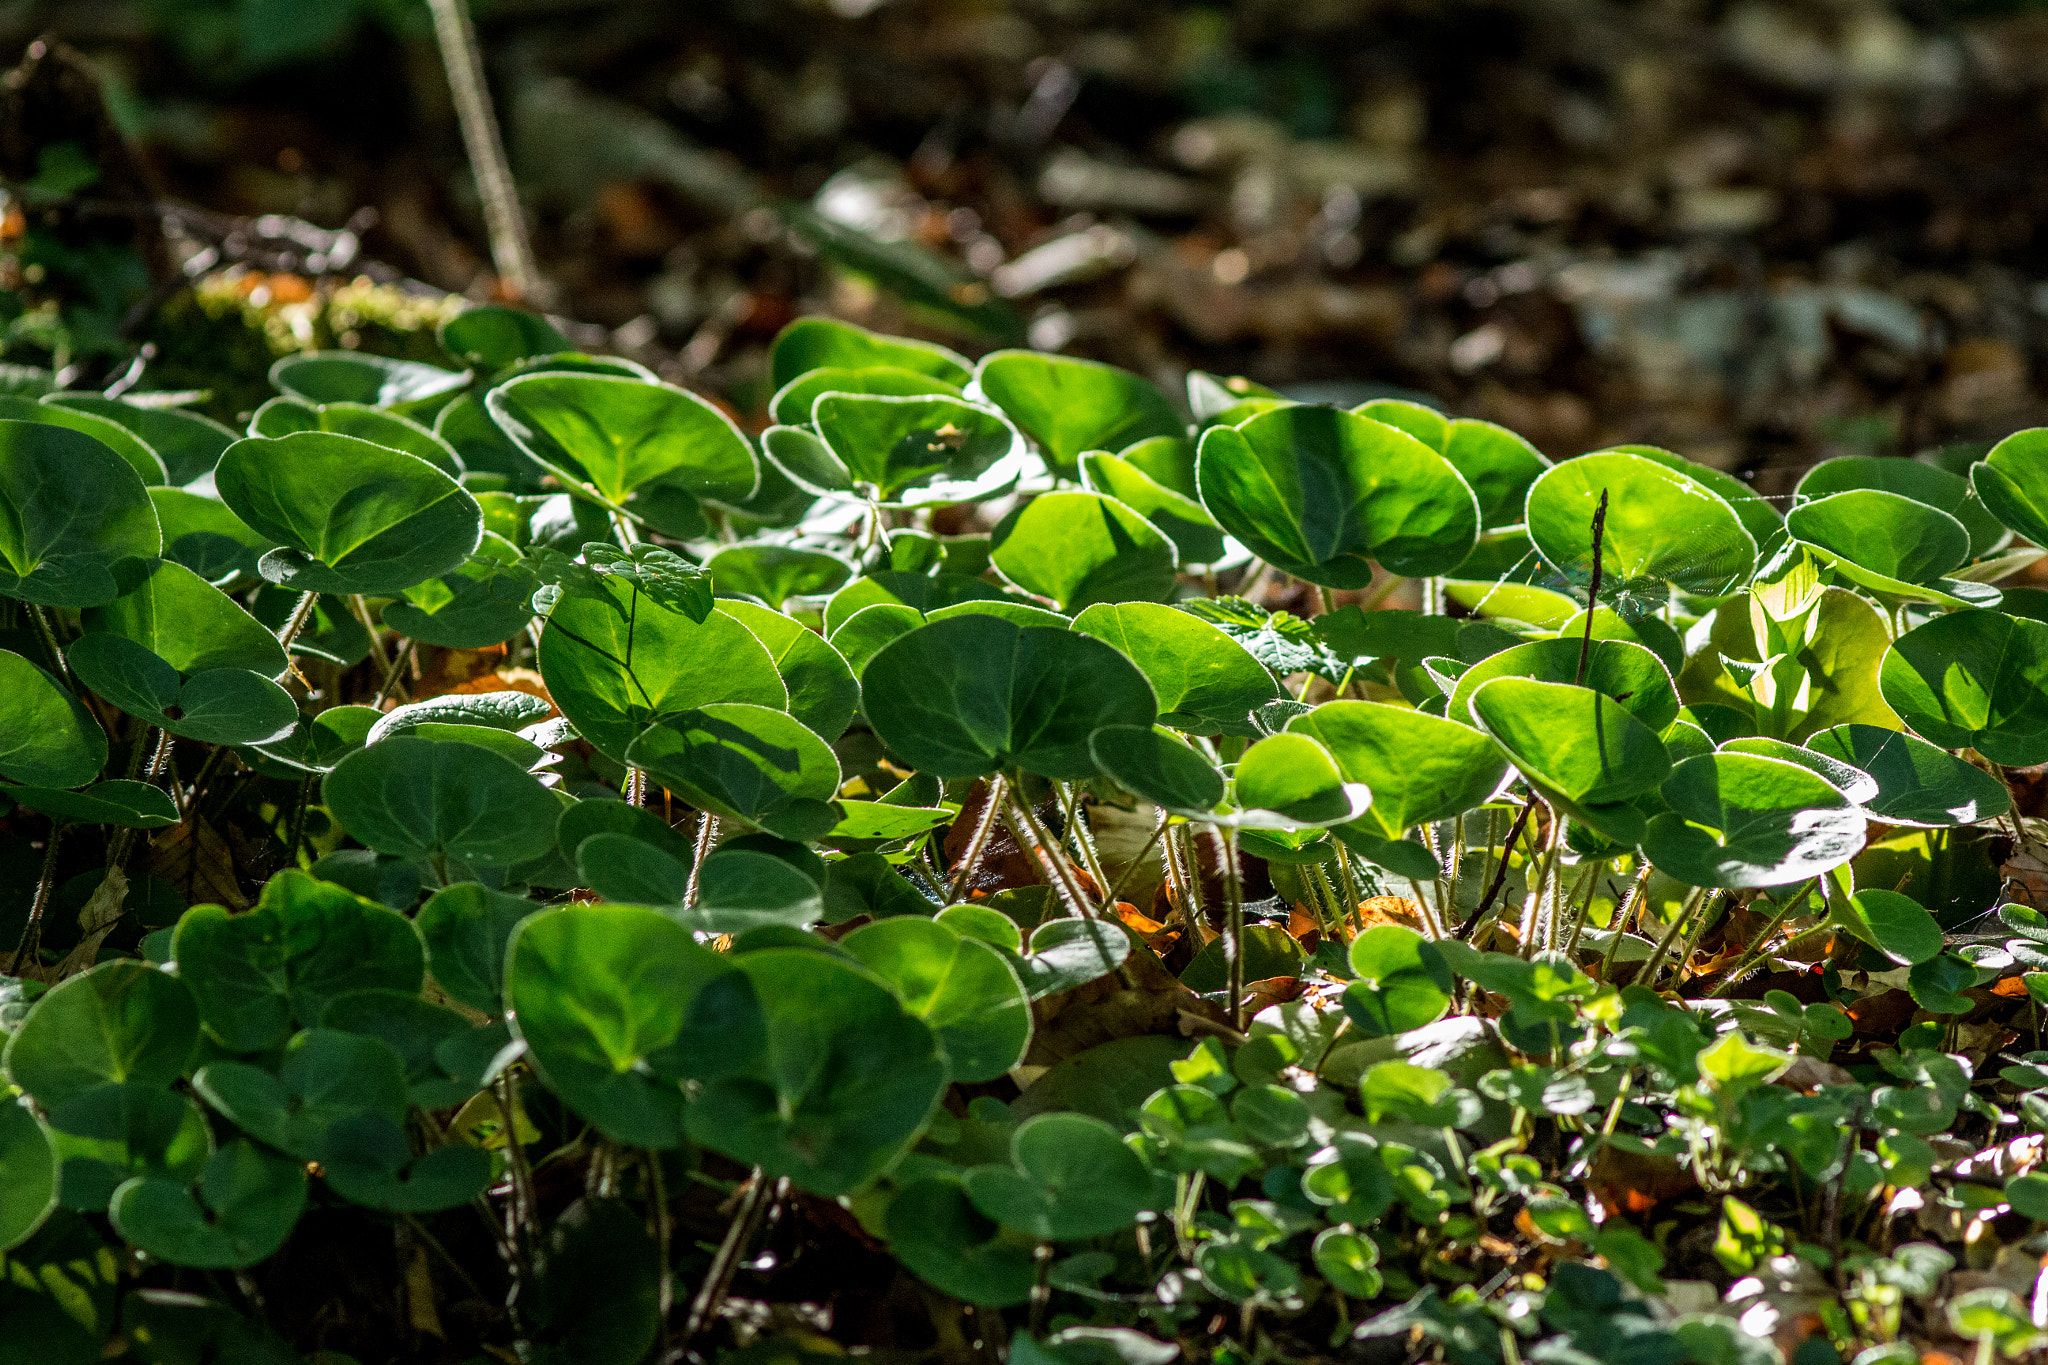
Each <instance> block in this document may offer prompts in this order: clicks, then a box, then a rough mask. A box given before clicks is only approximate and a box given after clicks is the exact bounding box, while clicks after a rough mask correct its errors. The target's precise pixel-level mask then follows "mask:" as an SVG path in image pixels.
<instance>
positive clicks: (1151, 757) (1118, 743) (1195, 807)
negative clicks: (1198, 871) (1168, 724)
mask: <svg viewBox="0 0 2048 1365" xmlns="http://www.w3.org/2000/svg"><path fill="white" fill-rule="evenodd" d="M1088 752H1089V754H1090V755H1091V756H1092V757H1093V758H1094V760H1095V765H1096V766H1097V767H1098V768H1100V769H1101V770H1102V771H1103V772H1104V773H1106V774H1108V775H1109V777H1110V778H1111V779H1112V780H1113V781H1115V782H1116V783H1117V785H1118V786H1120V787H1122V788H1123V789H1124V790H1126V791H1128V792H1130V793H1131V794H1132V795H1134V796H1138V797H1142V798H1143V799H1144V800H1147V801H1150V802H1152V803H1153V804H1154V805H1157V806H1161V807H1164V808H1165V809H1167V810H1169V811H1173V812H1175V813H1176V814H1180V815H1187V816H1198V815H1205V814H1207V813H1208V812H1210V811H1212V810H1214V809H1215V808H1216V806H1217V805H1218V804H1219V803H1220V802H1221V801H1222V800H1223V793H1224V782H1223V774H1222V773H1221V772H1218V771H1217V769H1216V765H1215V764H1213V763H1211V762H1210V761H1209V760H1208V759H1206V758H1204V757H1202V755H1201V754H1199V753H1197V752H1195V750H1194V748H1193V747H1192V746H1191V745H1189V744H1188V742H1187V741H1186V740H1184V739H1182V738H1180V737H1179V736H1178V735H1176V734H1174V733H1173V732H1172V731H1170V730H1167V729H1165V728H1164V727H1161V726H1152V725H1105V726H1103V727H1102V728H1101V729H1100V730H1097V731H1096V732H1095V733H1094V734H1092V735H1090V736H1089V737H1088Z"/></svg>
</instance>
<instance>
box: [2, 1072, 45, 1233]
mask: <svg viewBox="0 0 2048 1365" xmlns="http://www.w3.org/2000/svg"><path fill="white" fill-rule="evenodd" d="M56 1207H57V1153H56V1149H55V1148H54V1147H52V1146H51V1144H50V1135H49V1134H48V1133H46V1132H45V1131H44V1130H43V1125H42V1124H41V1123H40V1122H39V1121H38V1120H37V1119H36V1116H35V1115H34V1114H31V1113H30V1112H29V1111H28V1109H27V1108H26V1107H24V1106H22V1105H19V1104H9V1105H0V1251H7V1250H11V1249H12V1248H14V1247H17V1246H20V1245H21V1244H22V1243H23V1242H25V1241H27V1240H28V1239H29V1237H30V1236H32V1235H33V1234H34V1233H35V1230H36V1229H37V1228H39V1227H41V1226H42V1225H43V1220H44V1219H45V1218H47V1217H49V1216H50V1213H51V1211H52V1210H54V1209H55V1208H56Z"/></svg>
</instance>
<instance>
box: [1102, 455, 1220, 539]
mask: <svg viewBox="0 0 2048 1365" xmlns="http://www.w3.org/2000/svg"><path fill="white" fill-rule="evenodd" d="M1153 441H1154V442H1155V443H1166V444H1172V445H1176V446H1177V445H1179V444H1181V443H1180V442H1179V441H1178V440H1174V439H1173V438H1170V437H1154V438H1153ZM1141 444H1144V443H1141ZM1081 482H1082V485H1083V486H1084V487H1086V488H1087V489H1088V491H1090V492H1091V493H1101V494H1104V495H1106V496H1108V497H1112V498H1115V499H1116V500H1117V501H1118V502H1120V503H1122V504H1123V505H1124V506H1126V507H1128V508H1130V509H1131V510H1132V511H1134V512H1136V513H1137V514H1138V515H1139V516H1141V517H1143V518H1145V520H1147V521H1149V522H1151V523H1152V524H1153V525H1154V526H1156V527H1158V528H1159V529H1160V530H1161V531H1163V532H1165V533H1166V535H1167V537H1168V538H1169V539H1171V540H1172V541H1173V544H1174V548H1175V549H1176V550H1178V551H1179V552H1180V557H1181V559H1182V561H1183V562H1185V563H1189V564H1213V563H1215V562H1216V561H1217V560H1219V559H1221V558H1223V528H1222V527H1221V526H1218V525H1217V524H1216V518H1214V517H1212V516H1210V515H1209V509H1208V508H1206V507H1204V506H1202V504H1201V503H1199V502H1197V501H1195V499H1193V498H1192V497H1189V496H1188V495H1187V494H1186V493H1182V492H1180V491H1178V490H1177V489H1174V488H1169V487H1167V486H1166V485H1165V484H1163V483H1160V482H1159V481H1158V480H1156V479H1154V478H1153V477H1152V476H1151V475H1150V474H1148V473H1146V472H1145V470H1143V469H1142V468H1140V467H1139V466H1138V465H1136V464H1133V463H1132V462H1131V461H1130V460H1128V459H1124V458H1122V457H1120V456H1116V455H1111V454H1109V453H1108V452H1106V451H1100V450H1096V451H1090V452H1089V453H1088V454H1086V455H1083V456H1082V457H1081Z"/></svg>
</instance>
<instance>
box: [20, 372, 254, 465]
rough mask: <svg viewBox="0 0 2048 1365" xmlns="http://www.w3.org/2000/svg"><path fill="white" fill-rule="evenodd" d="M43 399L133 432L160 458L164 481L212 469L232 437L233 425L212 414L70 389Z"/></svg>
mask: <svg viewBox="0 0 2048 1365" xmlns="http://www.w3.org/2000/svg"><path fill="white" fill-rule="evenodd" d="M43 401H44V402H45V403H46V404H49V405H51V406H55V407H65V408H72V409H75V410H76V411H79V412H88V413H91V414H92V415H93V416H95V417H104V418H106V419H107V420H108V421H110V422H116V423H119V424H120V425H121V426H124V427H126V428H127V429H128V430H130V431H132V432H134V433H135V435H136V436H138V437H140V438H141V440H142V441H143V443H144V444H145V445H147V446H148V447H149V448H150V449H151V450H152V451H154V452H156V456H157V458H158V459H160V460H162V461H163V463H164V470H165V476H164V477H165V482H167V483H171V484H185V483H190V482H192V480H194V479H197V478H200V477H203V476H204V475H207V474H211V473H212V472H213V467H214V465H216V464H218V463H219V462H220V456H221V452H222V451H224V450H226V449H227V448H228V447H229V446H230V445H232V444H234V440H235V433H234V432H233V431H231V430H229V429H228V428H227V427H224V426H222V425H221V424H220V423H219V422H216V421H214V420H213V419H212V418H211V417H206V416H203V415H201V414H199V413H196V412H188V411H186V410H184V409H182V408H156V407H143V406H141V405H140V404H137V403H130V402H127V401H126V400H124V399H120V398H108V397H107V396H106V395H104V394H98V393H79V392H69V391H67V392H63V393H53V394H50V395H49V396H48V397H46V398H45V399H43Z"/></svg>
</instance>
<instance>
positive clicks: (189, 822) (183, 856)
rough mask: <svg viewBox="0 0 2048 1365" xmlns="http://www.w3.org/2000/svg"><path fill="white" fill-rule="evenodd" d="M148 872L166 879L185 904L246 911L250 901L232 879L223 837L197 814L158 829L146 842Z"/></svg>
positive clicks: (232, 863)
mask: <svg viewBox="0 0 2048 1365" xmlns="http://www.w3.org/2000/svg"><path fill="white" fill-rule="evenodd" d="M149 875H150V876H152V877H155V878H156V879H157V880H158V881H163V882H169V883H170V884H171V885H172V886H175V887H177V888H178V890H179V891H180V892H181V893H182V894H183V895H184V897H185V900H186V903H187V904H191V905H200V904H204V903H207V902H212V903H215V904H219V905H225V906H226V907H227V908H228V909H230V910H247V909H248V908H249V905H250V900H249V898H248V897H247V896H245V895H243V894H242V888H241V886H240V885H239V884H238V883H237V882H236V880H235V858H234V853H233V852H232V850H230V849H229V848H228V842H227V840H225V839H223V838H221V836H220V832H219V831H218V830H216V829H215V828H214V827H213V826H212V825H209V824H207V823H206V821H205V820H204V819H202V818H201V817H200V816H197V815H192V816H188V817H187V818H186V820H185V822H184V823H183V824H181V825H172V826H171V827H170V828H169V829H165V830H159V831H158V832H157V834H156V835H155V837H154V838H152V839H151V840H150V842H149Z"/></svg>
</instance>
